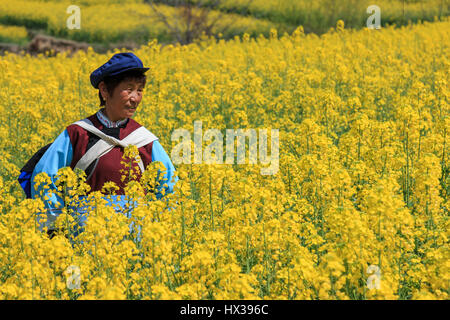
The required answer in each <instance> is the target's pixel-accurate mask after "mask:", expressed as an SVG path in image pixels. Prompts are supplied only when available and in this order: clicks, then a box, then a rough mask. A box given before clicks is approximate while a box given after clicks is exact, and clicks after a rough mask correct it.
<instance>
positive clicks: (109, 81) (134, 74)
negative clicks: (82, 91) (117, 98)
mask: <svg viewBox="0 0 450 320" xmlns="http://www.w3.org/2000/svg"><path fill="white" fill-rule="evenodd" d="M129 79H133V80H136V81H137V82H140V83H142V84H143V85H144V86H145V83H146V81H147V76H146V75H145V74H144V73H143V72H142V71H139V70H129V71H125V72H122V73H120V74H118V75H116V76H109V77H108V76H107V77H105V78H104V79H103V81H104V82H105V85H106V90H108V93H109V95H110V96H112V94H113V92H114V89H115V88H116V87H117V86H118V85H119V83H121V82H122V81H124V80H129ZM98 97H99V98H100V106H104V105H105V100H103V97H102V95H101V93H100V90H98Z"/></svg>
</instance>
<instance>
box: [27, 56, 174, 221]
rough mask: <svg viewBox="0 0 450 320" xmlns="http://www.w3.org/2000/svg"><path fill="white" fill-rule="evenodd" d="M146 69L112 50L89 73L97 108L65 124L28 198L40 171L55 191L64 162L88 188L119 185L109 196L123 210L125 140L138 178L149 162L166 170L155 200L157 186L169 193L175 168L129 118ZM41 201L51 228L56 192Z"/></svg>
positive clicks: (35, 171) (33, 194)
mask: <svg viewBox="0 0 450 320" xmlns="http://www.w3.org/2000/svg"><path fill="white" fill-rule="evenodd" d="M148 69H149V68H144V66H143V64H142V62H141V60H140V59H139V58H138V57H137V56H135V55H134V54H133V53H130V52H127V53H118V54H115V55H114V56H113V57H112V58H111V59H110V60H109V61H108V62H106V63H105V64H104V65H102V66H101V67H99V68H98V69H96V70H95V71H94V72H92V74H91V76H90V80H91V84H92V86H93V87H94V88H95V89H98V90H99V91H98V94H99V98H100V106H104V107H103V108H102V109H100V110H99V111H98V112H97V113H95V114H93V115H91V116H89V117H87V118H86V119H83V120H81V121H78V122H75V123H73V124H71V125H69V126H68V127H67V128H66V129H65V130H64V131H63V132H62V133H61V134H60V135H59V136H58V137H57V138H56V140H55V141H54V142H53V143H52V144H51V145H50V146H49V147H48V149H46V150H45V152H44V153H43V155H42V157H41V158H40V159H39V161H38V162H37V163H36V164H35V166H34V169H33V171H32V173H31V180H30V181H31V183H30V184H31V186H30V187H31V197H32V198H36V197H39V190H35V188H34V178H35V176H36V175H37V174H38V173H41V172H46V173H47V174H48V175H49V176H50V178H51V179H52V185H51V188H53V189H56V186H55V176H56V174H57V171H58V169H60V168H62V167H67V166H70V167H71V168H72V169H74V168H81V169H83V170H84V171H85V172H86V177H87V179H86V182H87V184H89V185H90V187H91V192H92V191H98V190H102V187H103V185H104V184H105V183H106V182H109V181H112V182H114V183H115V184H116V185H117V186H118V187H119V190H118V191H117V196H115V197H113V199H114V202H115V204H118V205H119V206H120V207H122V208H123V206H124V204H125V203H126V201H125V197H124V196H123V195H124V187H125V183H124V182H122V180H121V177H122V174H123V171H122V170H124V166H123V164H121V161H122V157H123V154H124V147H125V146H126V145H130V144H133V145H136V146H137V147H138V151H139V157H140V159H139V158H138V159H139V162H138V164H137V165H135V169H136V172H138V173H139V174H138V178H140V175H141V173H142V171H143V170H145V168H146V167H147V165H148V164H149V163H151V162H153V161H160V162H162V163H163V164H164V166H165V167H166V173H165V174H164V176H163V179H162V182H161V184H160V187H159V189H158V190H157V193H156V197H157V198H158V199H161V197H162V193H161V189H162V188H165V189H166V190H165V193H171V192H173V186H174V184H175V182H176V181H177V180H178V178H177V177H173V175H174V171H175V168H174V166H173V164H172V162H171V161H170V159H169V157H168V155H167V153H166V152H165V150H164V148H163V147H162V146H161V144H160V143H159V141H158V139H157V138H156V136H154V135H153V134H152V133H151V132H150V131H148V130H147V129H145V128H144V127H143V126H141V125H140V124H139V123H137V122H136V121H134V120H133V119H131V117H133V115H134V113H135V112H136V110H137V107H138V105H139V103H140V102H141V100H142V95H143V88H144V87H145V83H146V76H145V72H146V71H147V70H148ZM41 153H42V152H41ZM172 178H174V179H173V180H172ZM24 190H25V188H24ZM44 203H45V206H46V209H47V222H46V223H45V226H46V227H47V228H48V229H49V230H51V229H52V228H53V223H54V221H55V219H56V217H57V216H58V215H59V214H60V213H61V209H60V208H61V207H62V206H63V205H64V203H63V201H62V199H61V198H60V197H58V196H57V195H53V196H52V197H50V199H49V200H44ZM38 221H39V219H38ZM43 227H44V224H42V223H40V228H41V230H42V228H43Z"/></svg>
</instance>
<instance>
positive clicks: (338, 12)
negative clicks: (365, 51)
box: [0, 0, 449, 52]
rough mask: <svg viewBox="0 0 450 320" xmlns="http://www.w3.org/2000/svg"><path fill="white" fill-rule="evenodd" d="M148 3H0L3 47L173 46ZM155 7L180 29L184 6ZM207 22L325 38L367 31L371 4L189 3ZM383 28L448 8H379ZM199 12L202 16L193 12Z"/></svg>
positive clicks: (172, 0)
mask: <svg viewBox="0 0 450 320" xmlns="http://www.w3.org/2000/svg"><path fill="white" fill-rule="evenodd" d="M144 2H145V1H144V0H131V1H124V0H100V1H94V0H79V1H75V0H70V1H65V0H63V1H55V0H15V1H7V0H1V1H0V43H2V44H3V46H4V47H5V46H6V47H7V46H8V45H9V46H11V45H14V46H17V48H26V47H27V46H28V45H29V43H30V41H31V40H32V38H33V37H34V36H35V35H36V34H37V33H40V34H45V35H49V36H53V37H58V38H64V39H69V40H75V41H80V42H85V43H88V44H89V45H91V46H92V47H93V48H94V49H95V50H96V51H99V52H105V51H106V50H107V49H111V48H115V47H129V48H134V47H138V46H140V45H142V44H146V43H148V42H149V41H150V40H152V39H157V40H158V42H159V43H174V42H177V39H176V38H175V37H174V36H173V35H172V34H171V32H170V30H169V28H168V26H167V24H165V23H163V22H162V21H161V19H159V17H158V15H157V14H156V13H155V11H154V10H152V8H151V7H150V5H149V4H147V3H144ZM154 2H155V3H156V4H155V7H156V8H157V9H158V10H159V12H161V13H162V14H164V15H165V16H166V17H168V23H170V24H172V23H173V24H175V23H177V24H178V26H179V28H180V29H181V30H182V29H183V28H186V25H185V24H183V23H179V21H177V20H179V16H180V10H181V6H180V3H184V2H186V1H180V0H165V1H160V0H159V1H158V0H155V1H154ZM213 2H215V3H218V5H216V6H214V7H211V8H210V14H209V15H208V19H211V20H213V19H217V23H216V24H215V25H214V27H213V29H212V30H211V33H212V34H213V35H215V36H216V37H217V38H219V37H221V38H224V39H230V38H233V37H234V36H236V35H237V36H242V35H243V34H244V33H248V34H249V35H250V36H251V37H255V36H257V35H259V34H263V35H264V36H266V37H267V36H268V35H269V34H270V30H271V29H276V30H277V31H278V34H279V35H282V34H283V33H284V32H288V33H289V34H291V33H292V32H293V31H294V30H295V29H296V28H297V27H299V26H300V25H301V26H303V28H304V31H305V33H311V32H314V33H317V34H323V33H325V32H327V31H328V30H329V29H330V28H332V27H335V26H336V23H337V21H338V20H343V21H344V23H345V27H346V28H356V29H360V28H364V27H365V26H366V21H367V18H368V17H369V16H370V14H369V13H367V7H369V6H370V5H372V4H374V3H373V1H369V0H317V1H307V0H295V1H293V0H271V1H270V0H220V1H217V0H210V1H209V0H208V1H205V0H190V3H191V4H194V5H200V3H201V4H202V5H203V6H213ZM70 5H77V6H79V7H80V10H81V26H80V29H73V30H70V29H69V28H68V27H67V19H68V17H69V16H70V13H67V8H68V7H69V6H70ZM376 5H377V6H378V7H379V8H380V10H381V25H382V26H384V27H385V26H387V25H394V24H395V25H397V26H400V25H406V24H408V23H410V22H411V23H416V22H418V21H433V20H441V19H442V18H443V17H445V16H448V13H449V1H448V0H379V1H377V2H376ZM196 10H200V9H196Z"/></svg>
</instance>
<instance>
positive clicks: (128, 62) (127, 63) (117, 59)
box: [90, 52, 150, 89]
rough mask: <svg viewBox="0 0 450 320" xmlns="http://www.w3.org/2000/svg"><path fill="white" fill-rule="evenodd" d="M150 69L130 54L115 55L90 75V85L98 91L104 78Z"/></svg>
mask: <svg viewBox="0 0 450 320" xmlns="http://www.w3.org/2000/svg"><path fill="white" fill-rule="evenodd" d="M148 69H150V68H144V65H143V64H142V61H141V59H139V58H138V57H136V55H135V54H134V53H132V52H123V53H116V54H115V55H113V56H112V57H111V59H109V60H108V62H106V63H105V64H104V65H102V66H101V67H99V68H98V69H96V70H95V71H94V72H92V73H91V77H90V78H91V84H92V86H93V87H94V88H96V89H98V84H99V83H100V82H101V81H102V80H103V79H104V78H105V77H106V76H115V75H118V74H119V73H122V72H125V71H129V70H140V71H142V72H145V71H147V70H148Z"/></svg>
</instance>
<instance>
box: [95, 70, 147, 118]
mask: <svg viewBox="0 0 450 320" xmlns="http://www.w3.org/2000/svg"><path fill="white" fill-rule="evenodd" d="M99 88H100V91H101V94H102V95H103V97H105V98H106V99H105V100H106V105H105V108H106V113H107V114H106V115H107V116H108V118H109V119H110V120H111V121H118V120H122V119H124V118H131V117H132V116H133V115H134V112H135V111H136V108H137V106H138V105H139V103H140V102H141V100H142V92H143V90H144V85H143V84H142V83H140V82H138V81H136V80H134V79H125V80H123V81H122V82H120V83H119V84H118V85H117V87H116V88H115V89H114V91H113V94H112V96H110V95H109V93H108V90H106V85H105V84H104V83H103V82H102V83H100V84H99Z"/></svg>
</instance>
